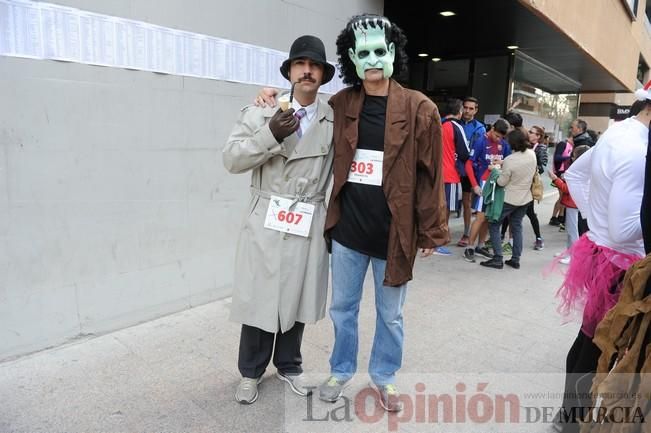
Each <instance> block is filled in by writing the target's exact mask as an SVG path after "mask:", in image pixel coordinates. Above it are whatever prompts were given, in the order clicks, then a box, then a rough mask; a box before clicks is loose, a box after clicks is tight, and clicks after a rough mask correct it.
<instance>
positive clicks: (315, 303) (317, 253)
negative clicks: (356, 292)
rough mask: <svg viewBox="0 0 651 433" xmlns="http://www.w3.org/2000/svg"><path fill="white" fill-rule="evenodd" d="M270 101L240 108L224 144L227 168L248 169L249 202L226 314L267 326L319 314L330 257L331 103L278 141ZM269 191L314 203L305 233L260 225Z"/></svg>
mask: <svg viewBox="0 0 651 433" xmlns="http://www.w3.org/2000/svg"><path fill="white" fill-rule="evenodd" d="M276 110H277V108H269V107H267V108H260V107H254V106H249V107H245V108H244V109H243V110H242V113H241V115H240V119H239V121H238V122H237V124H236V125H235V127H234V128H233V131H232V132H231V135H230V137H229V138H228V142H227V143H226V146H225V148H224V150H223V161H224V166H225V167H226V169H228V171H230V172H231V173H244V172H247V171H252V173H251V201H250V202H249V206H248V210H247V212H246V215H245V218H244V221H243V223H242V227H241V230H240V236H239V240H238V243H237V252H236V257H235V278H234V282H233V303H232V307H231V316H230V318H231V320H233V321H235V322H239V323H243V324H246V325H249V326H255V327H257V328H260V329H263V330H265V331H267V332H278V331H279V330H280V331H282V332H285V331H288V330H289V329H291V328H292V326H294V322H296V321H298V322H303V323H314V322H316V321H317V320H320V319H322V318H323V317H324V315H325V306H326V298H327V288H328V270H329V269H328V267H329V266H328V264H329V258H328V253H327V250H326V244H325V240H324V238H323V226H324V224H325V215H326V207H325V193H326V188H327V187H328V185H329V182H330V178H331V175H332V161H333V155H334V153H333V147H332V131H333V129H332V126H333V115H332V108H331V107H330V106H328V104H325V103H323V102H322V101H319V102H318V107H317V114H316V118H315V119H314V122H313V123H312V125H311V126H310V128H309V129H308V130H307V131H306V132H305V134H303V137H302V138H301V139H300V141H299V139H298V136H297V135H296V133H294V134H292V135H290V136H289V137H287V138H285V140H284V141H283V143H282V144H278V143H277V142H276V140H275V138H274V137H273V135H272V134H271V130H270V129H269V125H268V124H269V119H270V118H271V117H272V116H273V115H274V113H275V112H276ZM269 195H278V196H282V197H286V198H292V199H294V198H296V197H297V196H299V195H300V196H301V197H302V199H301V201H303V202H308V203H311V204H313V205H314V206H315V210H314V216H313V219H312V225H311V226H310V234H309V237H307V238H306V237H302V236H297V235H291V234H284V233H281V232H278V231H275V230H271V229H266V228H264V221H265V216H266V213H267V208H268V206H269Z"/></svg>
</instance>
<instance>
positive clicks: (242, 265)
mask: <svg viewBox="0 0 651 433" xmlns="http://www.w3.org/2000/svg"><path fill="white" fill-rule="evenodd" d="M405 44H406V37H405V35H404V33H403V32H402V30H401V29H400V28H399V27H398V26H396V25H395V24H394V23H392V22H390V21H389V20H388V19H387V18H386V17H382V16H378V15H360V16H355V17H353V18H352V19H351V20H350V21H349V22H348V23H347V24H346V26H345V28H344V29H343V30H342V31H341V33H340V34H339V36H338V38H337V42H336V45H337V56H338V61H339V67H340V73H341V76H342V78H343V82H344V83H345V84H347V85H349V87H347V88H345V89H344V90H342V91H340V92H339V93H337V94H336V95H334V96H333V97H331V98H330V100H329V101H328V102H327V103H324V102H323V101H321V100H320V99H319V97H318V95H317V93H318V90H319V87H320V86H321V85H323V84H325V83H327V82H328V81H329V80H331V79H332V77H333V75H334V73H335V71H334V68H333V67H332V65H330V64H329V63H328V62H327V61H326V54H325V48H324V44H323V42H322V41H321V40H320V39H318V38H316V37H314V36H301V37H299V38H298V39H296V40H295V41H294V43H293V44H292V46H291V48H290V51H289V57H288V58H287V60H286V61H285V62H284V63H283V64H282V66H281V68H280V73H281V74H282V76H283V77H285V78H286V79H287V80H288V81H289V82H290V83H291V91H290V92H283V93H279V92H278V90H276V89H263V90H262V91H261V92H260V94H259V95H258V97H257V99H256V102H257V103H256V104H255V105H251V106H247V107H245V108H244V109H243V110H242V112H241V114H240V118H239V120H238V122H237V124H236V125H235V127H234V128H233V130H232V133H231V135H230V137H229V138H228V141H227V144H226V146H225V147H224V151H223V160H224V164H225V166H226V168H227V169H228V170H229V171H231V172H233V173H244V172H251V187H250V192H251V199H250V203H249V207H248V209H247V212H246V215H245V218H244V222H243V224H242V228H241V233H240V239H239V242H238V245H237V253H236V272H235V280H234V289H233V302H232V311H231V318H232V320H234V321H236V322H238V323H241V324H242V329H241V335H240V346H239V358H238V368H239V371H240V374H241V376H242V379H241V381H240V382H239V384H238V386H237V389H236V392H235V398H236V400H237V401H238V402H240V403H243V404H251V403H253V402H255V401H256V399H257V398H258V395H259V394H258V384H259V383H260V381H261V379H262V376H263V374H264V372H265V370H266V368H267V367H268V365H269V363H270V362H271V361H272V360H273V364H274V366H275V367H276V369H277V377H278V378H279V379H280V380H282V381H284V382H286V383H287V386H288V387H289V389H291V391H293V392H294V393H296V394H298V395H301V396H307V395H309V394H310V393H311V390H312V389H313V388H312V387H309V386H308V385H307V384H306V381H305V375H304V374H303V369H302V355H301V342H302V335H303V329H304V326H305V323H314V322H316V321H318V320H320V319H322V318H323V317H324V316H325V310H326V293H327V287H328V268H329V263H330V266H331V278H332V287H331V291H332V298H331V304H330V309H329V315H330V319H331V321H332V324H333V326H334V342H333V345H332V353H331V356H330V375H329V377H327V378H325V380H324V381H323V382H322V383H321V385H320V386H319V387H318V393H319V398H320V399H322V400H324V401H329V402H334V401H337V400H338V399H339V398H341V396H342V395H343V392H344V389H345V387H346V386H347V385H348V384H349V382H350V380H351V379H352V377H353V376H354V374H355V373H356V371H357V356H358V340H359V337H358V317H359V309H360V300H361V295H362V288H363V282H364V277H365V275H366V273H367V270H368V268H369V266H370V267H371V269H372V275H373V281H374V290H375V312H376V317H377V320H376V329H375V334H374V339H373V347H372V350H371V353H370V360H369V366H368V372H369V375H370V377H371V380H372V382H373V384H374V386H375V387H376V390H377V393H378V395H379V401H380V402H381V404H382V406H383V407H384V408H385V409H386V410H387V411H390V412H396V411H400V410H402V404H401V402H400V399H399V391H398V390H397V387H396V384H395V375H396V373H397V371H398V370H399V369H400V367H401V363H402V354H403V340H404V330H403V318H402V308H403V305H404V303H405V300H406V296H407V290H406V288H407V284H408V281H409V280H411V279H412V269H413V265H414V261H415V258H416V256H417V253H418V251H419V250H420V253H421V256H423V257H427V256H430V255H432V254H438V255H443V256H446V255H452V254H453V253H452V252H451V250H450V249H449V248H448V246H447V245H449V244H450V243H451V242H452V241H453V240H452V234H451V233H450V231H449V229H448V221H449V218H450V217H451V215H452V214H453V213H456V212H461V213H462V214H463V222H464V229H463V233H462V234H460V238H459V240H458V241H457V243H456V244H457V245H458V246H459V247H462V248H463V258H464V259H465V260H466V261H468V262H476V260H477V257H478V256H481V257H482V258H483V260H482V261H481V262H480V265H482V266H484V267H488V268H493V269H502V268H503V267H504V265H507V266H510V267H511V268H515V269H519V268H520V266H521V258H522V256H523V254H524V251H525V249H526V248H525V246H524V245H523V230H524V229H523V220H524V217H525V215H526V216H528V218H529V220H530V222H531V226H532V229H533V232H534V236H535V242H534V244H533V245H532V246H531V249H532V250H537V251H540V250H542V249H543V248H544V247H545V244H544V239H543V237H542V235H541V231H540V222H539V220H538V216H537V214H536V212H535V201H539V200H540V199H541V195H542V183H541V179H540V175H541V174H543V173H544V172H545V169H548V171H549V176H550V178H551V179H552V181H553V184H554V186H555V187H556V188H558V191H559V200H558V202H557V203H556V204H555V207H554V215H553V216H552V219H551V221H550V224H552V225H558V226H559V228H560V229H561V230H565V231H566V232H567V239H568V240H567V250H566V251H565V252H563V253H562V254H559V255H558V256H557V257H556V261H557V262H560V263H562V264H564V265H567V266H568V269H567V274H566V277H565V280H564V282H563V286H562V288H561V290H560V292H559V293H560V296H561V298H562V300H563V309H564V311H565V312H569V311H570V310H572V309H582V312H583V325H582V327H581V331H580V333H579V335H578V337H577V340H576V342H575V344H574V345H573V346H572V348H571V349H570V352H569V354H568V359H567V371H568V381H567V383H566V391H568V393H569V391H572V390H574V391H576V387H577V384H576V383H572V381H571V380H570V379H569V378H570V373H577V372H585V373H587V372H591V371H594V369H595V368H596V360H597V358H598V356H599V353H600V352H599V349H598V348H597V347H596V346H595V345H594V343H592V341H591V338H592V336H593V335H594V330H595V327H596V326H597V324H598V322H599V321H600V320H601V319H602V318H603V317H604V315H605V313H606V311H608V309H609V308H611V307H612V306H613V305H614V304H615V303H616V302H617V298H618V293H619V290H620V284H621V280H622V276H623V273H624V272H625V271H626V269H627V268H628V267H629V266H630V265H632V264H633V263H635V262H636V261H638V260H639V259H640V258H642V257H643V256H644V248H643V240H642V229H641V223H640V215H641V214H642V215H645V214H647V213H648V209H646V211H645V212H646V213H645V212H642V213H641V209H642V207H641V206H642V196H643V184H644V179H645V177H644V169H645V168H644V162H643V161H644V159H645V155H646V150H647V146H648V127H649V122H650V121H651V92H646V93H644V94H638V97H639V99H640V102H639V103H638V104H637V109H636V113H635V114H636V116H635V117H632V118H630V119H628V120H626V121H622V122H620V123H618V124H616V125H613V126H611V127H610V128H609V129H608V130H606V131H605V132H604V134H603V135H602V136H601V137H600V138H599V140H598V142H596V143H595V141H596V140H595V138H596V137H594V136H593V134H591V133H590V132H589V130H588V129H587V124H586V123H585V122H584V121H583V120H581V119H576V120H574V121H573V122H572V125H571V131H570V135H569V137H568V139H567V140H565V141H563V142H562V143H559V144H557V145H556V146H555V149H554V154H553V161H552V162H553V164H548V150H547V146H546V143H547V134H546V133H545V130H544V128H542V126H540V125H530V126H529V128H528V129H525V128H523V119H522V117H521V116H520V115H519V114H517V113H514V112H509V113H506V114H505V116H504V118H500V119H497V120H496V121H495V122H493V124H491V125H484V124H483V123H482V122H480V121H478V120H477V119H475V115H476V114H477V112H478V109H479V103H480V101H479V100H478V99H477V98H474V97H467V98H465V99H463V100H460V99H449V100H448V101H447V102H446V103H445V104H444V105H443V106H442V107H441V114H442V117H440V116H439V111H438V110H439V109H438V108H437V106H436V105H435V104H434V103H433V102H432V101H431V100H430V99H429V98H428V97H426V96H425V95H423V94H422V93H420V92H418V91H414V90H410V89H407V88H405V87H403V86H402V85H400V84H399V83H398V82H397V81H396V80H395V79H394V78H393V76H394V75H399V74H401V73H402V72H403V71H404V69H405V68H406V64H407V58H406V53H405ZM277 101H278V102H280V105H281V106H280V108H276V106H275V105H276V102H277ZM283 101H284V103H285V106H283ZM548 165H549V167H548ZM647 170H648V169H647ZM648 183H649V180H648V178H647V186H648ZM329 185H332V188H331V190H330V191H329V192H330V196H329V204H328V206H327V207H326V206H325V200H326V193H327V192H328V189H329ZM645 200H648V198H645ZM646 203H648V201H647V202H646ZM642 210H643V209H642ZM509 238H510V241H508V240H507V239H509ZM647 252H648V251H647ZM507 255H508V256H510V257H509V258H508V259H506V260H505V256H507ZM568 395H569V394H568ZM584 403H585V402H583V401H579V402H576V401H570V400H569V397H568V400H567V401H565V402H564V404H566V405H571V404H584ZM568 426H569V427H567V429H568V430H567V431H574V430H571V429H575V428H576V427H577V424H576V423H569V424H568ZM563 428H565V426H564V427H563Z"/></svg>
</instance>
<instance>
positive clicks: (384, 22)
mask: <svg viewBox="0 0 651 433" xmlns="http://www.w3.org/2000/svg"><path fill="white" fill-rule="evenodd" d="M359 26H361V27H363V28H366V29H367V28H369V27H373V28H376V27H379V28H381V29H384V34H385V37H386V41H387V46H388V45H389V43H391V42H393V45H394V46H395V53H396V54H395V59H394V61H393V76H394V77H398V76H401V75H403V74H406V73H407V64H408V58H407V51H405V45H407V37H406V36H405V34H404V32H403V31H402V29H400V27H398V26H397V25H395V24H393V23H391V22H390V21H389V20H388V19H387V18H385V17H383V16H381V15H373V14H363V15H355V16H354V17H352V18H351V19H350V20H349V21H348V24H346V28H344V29H343V30H342V31H341V33H339V36H338V37H337V56H339V59H338V61H339V71H340V73H339V76H340V77H341V78H342V80H343V82H344V84H349V85H353V86H359V85H361V84H362V80H361V78H359V77H358V76H357V72H356V70H355V65H354V64H353V62H352V60H350V57H348V49H349V48H353V49H354V48H355V32H354V28H355V27H359Z"/></svg>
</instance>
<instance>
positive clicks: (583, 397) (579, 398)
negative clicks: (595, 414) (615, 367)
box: [561, 330, 601, 433]
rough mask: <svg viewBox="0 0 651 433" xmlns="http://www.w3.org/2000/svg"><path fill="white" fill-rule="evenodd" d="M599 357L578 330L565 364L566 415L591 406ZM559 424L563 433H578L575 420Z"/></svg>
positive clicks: (590, 343) (564, 404)
mask: <svg viewBox="0 0 651 433" xmlns="http://www.w3.org/2000/svg"><path fill="white" fill-rule="evenodd" d="M599 356H601V351H600V350H599V348H598V347H597V346H596V345H595V344H594V343H593V342H592V339H591V338H590V337H588V336H587V335H585V334H584V333H583V332H582V331H580V330H579V335H578V336H577V337H576V340H574V344H572V347H571V348H570V351H569V353H568V354H567V361H566V364H565V368H566V376H565V395H564V397H563V408H564V409H565V413H566V414H570V413H571V411H572V408H582V407H583V408H587V407H591V406H592V399H591V398H590V395H589V393H590V388H591V387H592V379H593V378H594V375H595V372H596V371H597V363H598V361H599ZM575 413H576V414H577V415H578V416H580V414H581V411H580V410H578V409H576V410H575ZM586 413H587V412H586ZM561 424H562V432H563V433H578V431H579V424H578V422H577V420H576V419H571V418H570V419H563V421H562V422H561Z"/></svg>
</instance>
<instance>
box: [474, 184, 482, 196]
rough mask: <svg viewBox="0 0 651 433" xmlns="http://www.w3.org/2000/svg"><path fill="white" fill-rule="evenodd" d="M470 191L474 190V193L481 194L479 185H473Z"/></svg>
mask: <svg viewBox="0 0 651 433" xmlns="http://www.w3.org/2000/svg"><path fill="white" fill-rule="evenodd" d="M472 192H474V193H475V194H476V195H481V187H480V186H479V185H475V186H473V187H472Z"/></svg>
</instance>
